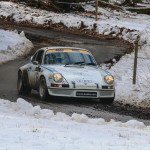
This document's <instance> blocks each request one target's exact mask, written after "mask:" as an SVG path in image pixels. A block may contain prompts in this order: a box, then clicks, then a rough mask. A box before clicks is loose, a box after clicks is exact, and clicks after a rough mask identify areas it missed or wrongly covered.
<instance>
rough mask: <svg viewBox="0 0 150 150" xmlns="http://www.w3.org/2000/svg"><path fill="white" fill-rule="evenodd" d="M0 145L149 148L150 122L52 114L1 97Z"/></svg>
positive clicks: (35, 149)
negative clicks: (146, 124)
mask: <svg viewBox="0 0 150 150" xmlns="http://www.w3.org/2000/svg"><path fill="white" fill-rule="evenodd" d="M0 120H1V121H0V133H1V134H0V147H1V148H0V149H1V150H6V149H11V150H16V149H22V150H41V149H44V150H49V149H53V150H61V149H63V150H68V149H70V150H76V149H78V150H83V149H86V150H91V149H94V150H100V149H103V150H110V149H118V150H120V149H121V150H127V149H128V150H141V149H142V150H148V149H149V147H150V142H149V141H150V126H145V125H144V124H143V123H142V122H139V121H137V120H129V121H128V122H126V123H122V122H116V121H115V120H111V121H110V122H106V121H105V120H104V119H102V118H95V119H90V118H88V117H87V116H86V115H84V114H81V115H80V114H73V115H72V116H71V117H70V116H68V115H66V114H64V113H56V114H54V113H53V111H51V110H46V109H41V108H40V107H39V106H34V107H33V106H32V105H31V104H30V103H28V102H26V101H25V100H23V99H21V98H19V99H17V102H15V103H14V102H10V101H7V100H2V99H0Z"/></svg>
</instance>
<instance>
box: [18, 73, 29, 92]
mask: <svg viewBox="0 0 150 150" xmlns="http://www.w3.org/2000/svg"><path fill="white" fill-rule="evenodd" d="M17 90H18V93H19V94H25V95H29V94H31V88H30V87H29V86H26V84H25V83H24V79H23V74H22V72H21V71H20V72H19V73H18V80H17Z"/></svg>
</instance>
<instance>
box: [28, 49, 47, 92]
mask: <svg viewBox="0 0 150 150" xmlns="http://www.w3.org/2000/svg"><path fill="white" fill-rule="evenodd" d="M43 54H44V50H39V51H38V52H37V53H36V54H35V55H34V56H33V58H32V61H31V66H30V72H28V76H29V83H30V86H31V87H32V88H33V89H38V80H39V73H40V65H41V63H42V59H43Z"/></svg>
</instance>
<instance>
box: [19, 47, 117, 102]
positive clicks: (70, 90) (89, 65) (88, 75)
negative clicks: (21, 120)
mask: <svg viewBox="0 0 150 150" xmlns="http://www.w3.org/2000/svg"><path fill="white" fill-rule="evenodd" d="M17 89H18V92H19V94H30V93H31V90H32V89H34V90H37V91H39V95H40V98H41V99H43V100H45V99H48V98H49V96H61V97H78V98H91V99H96V98H97V99H101V100H102V101H103V102H106V103H112V102H113V101H114V97H115V87H114V77H113V76H112V75H111V74H110V73H109V72H108V71H106V70H103V69H101V68H100V67H99V66H98V65H97V63H96V61H95V59H94V57H93V56H92V54H91V53H90V52H89V51H88V50H86V49H82V48H74V47H44V48H41V49H39V50H37V51H36V53H35V54H34V55H33V56H32V57H31V62H30V63H28V64H26V65H24V66H22V67H20V68H19V71H18V81H17Z"/></svg>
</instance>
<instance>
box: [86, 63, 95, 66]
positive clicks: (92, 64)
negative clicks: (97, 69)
mask: <svg viewBox="0 0 150 150" xmlns="http://www.w3.org/2000/svg"><path fill="white" fill-rule="evenodd" d="M86 65H91V66H96V64H95V63H86Z"/></svg>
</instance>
